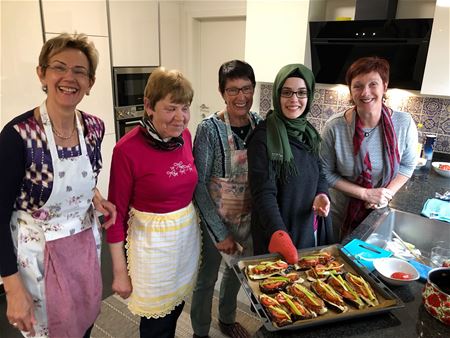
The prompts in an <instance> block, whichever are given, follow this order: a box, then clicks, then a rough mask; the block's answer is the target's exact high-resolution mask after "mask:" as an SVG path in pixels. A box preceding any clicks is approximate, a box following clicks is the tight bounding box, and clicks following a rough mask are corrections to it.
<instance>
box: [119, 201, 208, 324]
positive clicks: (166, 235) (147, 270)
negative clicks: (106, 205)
mask: <svg viewBox="0 0 450 338" xmlns="http://www.w3.org/2000/svg"><path fill="white" fill-rule="evenodd" d="M129 215H130V218H129V220H128V236H127V244H126V248H127V257H128V270H129V274H130V277H131V282H132V285H133V292H132V293H131V296H130V299H129V302H128V308H129V309H130V311H131V312H132V313H134V314H136V315H139V316H141V317H147V318H160V317H164V316H166V315H167V314H169V313H170V312H171V311H172V310H173V309H174V308H175V307H176V306H177V305H179V304H181V302H182V301H183V300H184V299H185V298H186V297H187V296H189V295H190V294H191V292H192V290H193V288H194V285H195V282H196V279H197V272H198V268H199V261H200V229H199V225H198V219H197V214H196V212H195V208H194V206H193V205H192V203H189V205H188V206H187V207H184V208H182V209H179V210H176V211H173V212H169V213H164V214H156V213H151V212H142V211H138V210H136V209H134V208H132V209H131V210H130V213H129Z"/></svg>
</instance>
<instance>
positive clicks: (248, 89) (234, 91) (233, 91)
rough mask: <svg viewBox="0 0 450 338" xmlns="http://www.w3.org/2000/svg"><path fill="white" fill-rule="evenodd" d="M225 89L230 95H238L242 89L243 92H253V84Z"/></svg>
mask: <svg viewBox="0 0 450 338" xmlns="http://www.w3.org/2000/svg"><path fill="white" fill-rule="evenodd" d="M225 91H226V92H227V94H228V95H230V96H236V95H238V94H239V92H240V91H242V94H253V86H244V87H242V88H236V87H231V88H226V89H225Z"/></svg>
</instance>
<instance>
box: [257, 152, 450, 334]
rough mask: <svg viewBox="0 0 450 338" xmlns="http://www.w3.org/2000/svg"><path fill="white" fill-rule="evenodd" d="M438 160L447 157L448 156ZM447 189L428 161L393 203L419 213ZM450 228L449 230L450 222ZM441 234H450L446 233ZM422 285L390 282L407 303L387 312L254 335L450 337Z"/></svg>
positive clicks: (366, 225) (358, 232) (371, 220)
mask: <svg viewBox="0 0 450 338" xmlns="http://www.w3.org/2000/svg"><path fill="white" fill-rule="evenodd" d="M439 160H442V161H446V160H447V161H448V158H443V159H439ZM448 190H450V179H449V178H444V177H442V176H439V175H438V174H436V173H435V172H434V170H433V169H431V168H430V165H428V166H425V167H422V168H420V169H418V170H415V171H414V174H413V177H412V178H411V179H410V180H409V181H408V182H407V183H406V184H405V185H404V186H403V187H402V189H401V190H400V191H398V192H397V194H396V195H395V197H394V198H393V200H392V201H391V203H390V207H391V208H394V209H397V210H401V211H406V212H409V213H413V214H420V212H421V211H422V207H423V204H424V203H425V201H426V200H427V199H428V198H433V197H434V194H435V192H439V193H444V192H445V191H448ZM387 211H389V210H388V208H384V209H380V210H374V212H372V213H371V214H370V215H369V217H367V218H366V219H365V220H364V222H363V223H362V224H361V225H360V226H359V227H358V228H357V229H355V231H354V232H353V233H351V234H350V235H349V236H348V237H347V238H346V239H344V241H343V243H342V244H343V245H345V244H346V243H347V242H349V241H350V240H352V239H353V238H359V239H363V240H364V239H366V238H367V236H368V234H370V233H371V232H373V231H374V226H375V223H376V221H377V220H378V219H379V218H380V217H381V216H382V215H383V214H385V213H386V212H387ZM445 224H447V223H445ZM444 229H446V227H444ZM448 229H449V232H448V233H449V234H450V224H448ZM445 232H446V231H445ZM442 235H443V236H447V237H448V235H447V233H446V234H442ZM441 238H442V237H441ZM423 287H424V282H421V281H417V282H413V283H411V284H408V285H405V286H389V288H390V289H391V290H392V291H393V292H394V293H395V294H396V295H397V296H398V297H399V298H400V299H401V300H402V302H403V303H404V304H405V307H404V308H401V309H396V310H392V311H390V312H388V313H386V314H380V315H374V316H371V317H363V318H358V319H356V320H354V321H353V320H347V321H342V322H338V323H333V324H327V325H323V326H320V327H315V328H306V329H300V330H296V331H280V333H271V332H268V331H267V330H266V329H265V328H264V327H262V328H261V329H260V330H259V331H258V332H257V333H256V335H255V337H299V336H301V337H314V338H321V337H330V336H332V337H400V336H401V337H408V338H409V337H425V338H429V337H430V338H432V337H450V327H448V326H445V325H444V324H442V323H441V322H439V321H438V320H437V319H435V318H433V317H431V316H430V315H429V314H428V313H427V312H426V310H425V308H424V307H423V305H422V290H423Z"/></svg>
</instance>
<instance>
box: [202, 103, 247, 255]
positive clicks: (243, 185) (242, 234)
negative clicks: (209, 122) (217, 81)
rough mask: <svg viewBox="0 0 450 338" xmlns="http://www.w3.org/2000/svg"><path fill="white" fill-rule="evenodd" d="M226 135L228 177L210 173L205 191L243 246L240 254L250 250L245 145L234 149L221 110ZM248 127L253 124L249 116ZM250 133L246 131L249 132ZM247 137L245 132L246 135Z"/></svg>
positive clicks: (230, 132)
mask: <svg viewBox="0 0 450 338" xmlns="http://www.w3.org/2000/svg"><path fill="white" fill-rule="evenodd" d="M224 119H225V124H226V127H227V139H228V145H229V147H230V168H229V170H228V172H229V173H230V174H229V176H228V177H212V178H211V181H210V183H209V186H208V190H209V193H210V195H211V198H212V199H213V201H214V203H215V204H216V209H217V212H218V214H219V216H220V218H221V219H222V221H223V222H224V224H225V225H226V226H227V227H228V229H229V231H230V233H231V234H232V235H233V237H234V239H235V240H236V241H237V242H238V243H239V244H240V245H241V246H242V247H243V249H244V255H251V254H253V246H252V240H251V236H250V217H251V196H250V187H249V184H248V162H247V149H242V150H238V149H237V148H236V144H235V142H234V137H233V132H232V130H231V125H230V119H229V116H228V113H227V112H226V111H225V112H224ZM249 121H250V125H251V129H254V128H255V124H254V123H253V120H252V118H251V117H250V116H249ZM249 133H250V132H249ZM247 137H248V135H247Z"/></svg>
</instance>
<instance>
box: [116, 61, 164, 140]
mask: <svg viewBox="0 0 450 338" xmlns="http://www.w3.org/2000/svg"><path fill="white" fill-rule="evenodd" d="M155 69H156V67H114V68H113V79H114V114H115V121H116V139H117V140H118V139H120V138H121V137H122V136H123V135H125V134H126V133H127V132H128V131H130V130H131V129H133V128H134V127H136V126H137V125H139V121H140V120H141V119H142V116H143V115H144V89H145V86H146V84H147V80H148V77H149V76H150V74H151V73H152V71H153V70H155Z"/></svg>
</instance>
